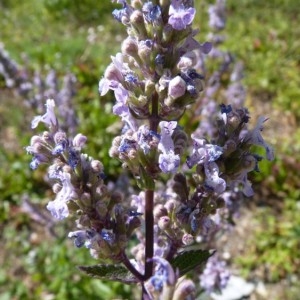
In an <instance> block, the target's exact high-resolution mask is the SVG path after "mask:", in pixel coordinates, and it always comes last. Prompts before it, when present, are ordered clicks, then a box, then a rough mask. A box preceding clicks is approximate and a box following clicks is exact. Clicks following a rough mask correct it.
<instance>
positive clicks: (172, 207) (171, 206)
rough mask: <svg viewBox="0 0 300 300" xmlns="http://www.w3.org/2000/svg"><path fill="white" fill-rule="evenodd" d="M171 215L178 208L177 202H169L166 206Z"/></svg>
mask: <svg viewBox="0 0 300 300" xmlns="http://www.w3.org/2000/svg"><path fill="white" fill-rule="evenodd" d="M164 206H165V208H166V209H167V211H168V213H169V214H172V213H173V212H174V210H175V209H176V207H177V203H176V201H175V200H168V201H167V203H166V204H165V205H164Z"/></svg>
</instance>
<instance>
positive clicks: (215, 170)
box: [204, 162, 226, 194]
mask: <svg viewBox="0 0 300 300" xmlns="http://www.w3.org/2000/svg"><path fill="white" fill-rule="evenodd" d="M204 171H205V175H206V180H205V184H206V185H207V186H208V187H209V188H212V189H213V190H214V192H216V193H217V194H221V193H223V192H224V191H225V189H226V181H225V180H224V179H223V178H221V177H219V167H218V165H217V164H216V163H215V162H209V163H205V164H204Z"/></svg>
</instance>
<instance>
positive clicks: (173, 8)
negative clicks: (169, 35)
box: [168, 0, 196, 30]
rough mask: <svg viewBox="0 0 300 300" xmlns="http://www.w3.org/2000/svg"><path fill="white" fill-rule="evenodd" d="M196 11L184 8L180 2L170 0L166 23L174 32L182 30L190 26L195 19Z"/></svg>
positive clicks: (179, 0) (191, 8)
mask: <svg viewBox="0 0 300 300" xmlns="http://www.w3.org/2000/svg"><path fill="white" fill-rule="evenodd" d="M195 13H196V10H195V8H193V7H188V8H186V7H185V6H184V5H183V2H182V0H172V2H171V5H170V9H169V16H170V17H169V21H168V23H169V24H170V25H171V26H172V27H173V28H174V29H175V30H183V29H185V28H186V27H187V26H188V25H190V24H191V23H192V22H193V20H194V17H195Z"/></svg>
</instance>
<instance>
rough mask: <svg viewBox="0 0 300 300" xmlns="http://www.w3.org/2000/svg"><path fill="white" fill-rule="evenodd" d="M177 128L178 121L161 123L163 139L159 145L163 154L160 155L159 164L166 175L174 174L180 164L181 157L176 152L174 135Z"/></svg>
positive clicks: (161, 138)
mask: <svg viewBox="0 0 300 300" xmlns="http://www.w3.org/2000/svg"><path fill="white" fill-rule="evenodd" d="M176 126H177V122H176V121H171V122H167V121H162V122H160V123H159V127H160V130H161V133H160V134H161V137H160V141H159V144H158V150H160V151H161V152H162V153H161V154H160V155H159V158H158V163H159V167H160V169H161V170H162V171H163V172H164V173H169V172H171V173H174V172H176V171H177V168H178V167H179V164H180V157H179V155H178V154H175V152H174V142H173V140H172V134H173V132H174V130H175V128H176Z"/></svg>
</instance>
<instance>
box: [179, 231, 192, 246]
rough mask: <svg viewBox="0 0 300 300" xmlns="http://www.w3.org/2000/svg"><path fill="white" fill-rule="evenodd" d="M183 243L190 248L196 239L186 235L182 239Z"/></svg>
mask: <svg viewBox="0 0 300 300" xmlns="http://www.w3.org/2000/svg"><path fill="white" fill-rule="evenodd" d="M182 243H183V244H184V245H186V246H189V245H191V244H193V243H194V237H193V236H192V235H191V234H189V233H185V234H184V235H183V237H182Z"/></svg>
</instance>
